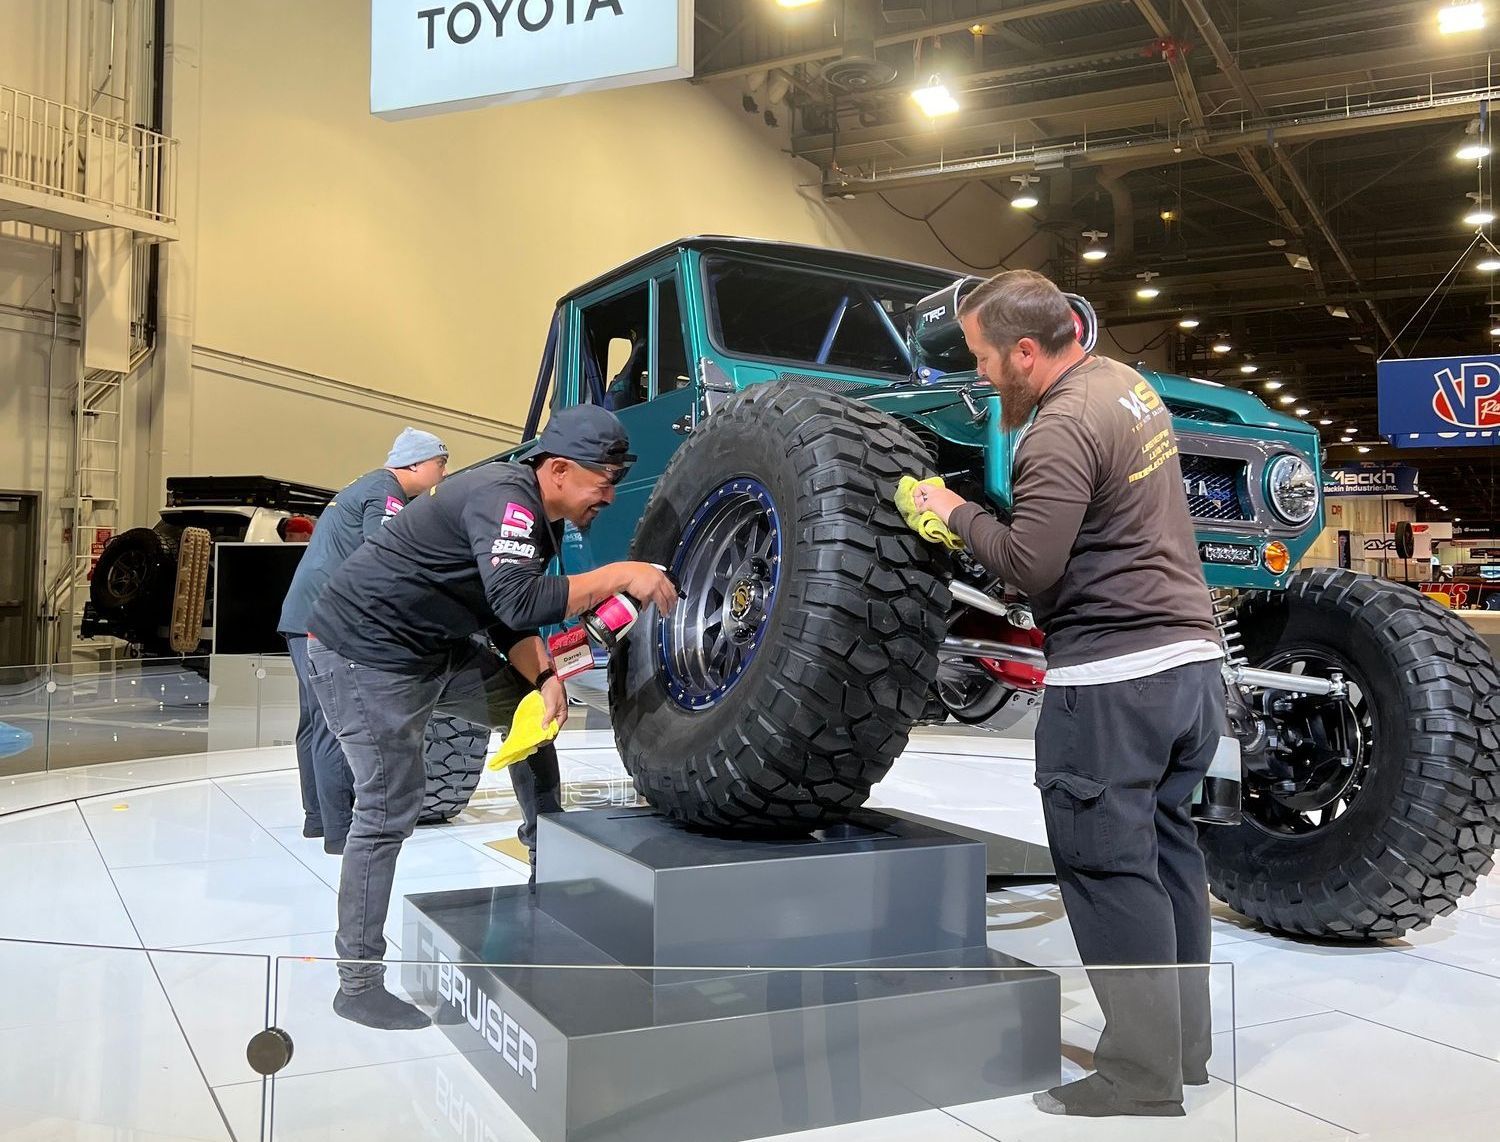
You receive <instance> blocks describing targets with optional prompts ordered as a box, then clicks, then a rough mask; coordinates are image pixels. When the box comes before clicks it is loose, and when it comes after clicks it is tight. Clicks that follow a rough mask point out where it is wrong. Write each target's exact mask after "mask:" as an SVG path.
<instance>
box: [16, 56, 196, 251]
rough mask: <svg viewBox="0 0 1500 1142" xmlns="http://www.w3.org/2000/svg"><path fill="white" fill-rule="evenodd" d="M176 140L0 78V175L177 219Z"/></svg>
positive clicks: (61, 193)
mask: <svg viewBox="0 0 1500 1142" xmlns="http://www.w3.org/2000/svg"><path fill="white" fill-rule="evenodd" d="M176 157H177V140H176V139H171V138H168V137H167V136H166V135H163V134H160V133H158V132H156V131H151V130H148V129H147V128H145V127H135V126H131V125H129V124H127V123H123V122H121V121H120V120H118V119H111V118H109V117H107V116H104V115H96V114H94V113H92V112H89V111H83V110H81V109H79V108H77V107H70V106H68V105H67V104H64V103H57V102H54V101H53V100H50V99H43V98H42V97H41V96H39V95H31V94H29V93H27V92H24V91H18V90H16V89H15V88H13V87H6V86H4V85H3V84H0V182H3V183H10V184H12V185H15V186H19V187H24V188H26V189H28V190H34V191H39V192H41V193H44V194H50V195H57V196H59V197H62V198H66V199H70V200H72V201H74V202H80V203H86V204H88V205H90V206H96V207H103V208H105V209H108V210H113V211H122V212H124V213H126V214H131V215H135V216H137V217H140V218H145V219H150V220H152V221H155V222H163V223H172V222H175V221H176V220H177V202H176V199H177V195H176V179H175V177H174V174H175V169H176Z"/></svg>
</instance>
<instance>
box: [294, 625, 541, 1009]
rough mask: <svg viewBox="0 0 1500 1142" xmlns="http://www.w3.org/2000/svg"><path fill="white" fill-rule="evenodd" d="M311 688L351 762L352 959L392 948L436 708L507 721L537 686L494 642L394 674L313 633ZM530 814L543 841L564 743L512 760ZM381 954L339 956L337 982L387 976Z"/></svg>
mask: <svg viewBox="0 0 1500 1142" xmlns="http://www.w3.org/2000/svg"><path fill="white" fill-rule="evenodd" d="M308 652H309V660H310V662H311V664H312V679H313V687H314V689H315V690H316V691H317V695H318V700H319V702H320V703H321V704H322V707H323V712H324V714H325V715H326V716H327V718H328V725H329V727H330V728H331V729H332V730H333V732H334V733H335V734H336V735H338V740H339V744H340V745H342V746H343V749H344V754H345V755H346V756H347V757H348V759H349V766H350V768H351V769H352V770H353V771H354V823H353V826H352V827H351V828H350V830H349V840H348V843H347V844H346V846H345V848H344V864H343V869H342V871H341V873H340V877H339V926H338V935H337V937H336V938H335V942H334V946H335V949H336V950H337V952H338V954H339V956H340V957H341V958H343V959H346V960H372V961H373V960H380V959H382V958H384V956H385V921H386V914H387V912H388V911H389V909H390V902H391V887H392V884H393V883H394V881H395V876H396V857H397V856H398V855H400V852H401V844H402V842H403V841H405V840H406V838H407V837H409V836H411V833H412V830H413V829H414V828H415V827H416V823H417V817H418V815H419V814H420V812H421V809H422V797H423V794H424V792H425V789H426V774H425V771H424V768H423V764H422V735H423V732H424V731H425V730H426V728H427V721H428V719H429V718H431V717H432V714H433V712H434V711H439V712H441V713H444V714H452V715H454V716H456V717H460V718H463V719H465V720H466V721H470V722H474V723H476V724H478V725H485V726H489V727H490V728H492V729H508V728H509V727H510V723H511V720H512V718H513V717H514V715H515V711H516V706H517V704H518V703H519V702H520V701H521V699H522V698H523V697H525V696H526V694H527V693H529V692H530V690H531V688H532V687H531V685H530V683H528V682H526V680H525V679H523V678H522V677H521V676H520V674H518V673H517V672H516V670H515V668H514V667H512V666H510V665H509V664H508V663H507V662H505V660H504V659H502V658H500V657H499V656H498V655H496V654H495V653H494V652H493V651H491V650H489V649H488V648H486V647H481V646H479V645H478V644H477V643H468V644H465V646H464V647H462V648H460V649H456V650H454V651H453V653H452V655H451V656H450V658H449V661H448V662H447V663H446V664H445V665H444V666H442V667H440V668H439V669H437V670H434V671H431V672H430V673H427V674H414V673H411V672H405V673H395V672H390V671H385V670H377V669H375V668H374V667H370V666H363V665H361V664H359V663H357V662H351V661H349V660H348V659H346V658H343V657H342V656H340V655H338V654H335V653H334V652H333V651H331V650H329V649H328V648H327V647H325V646H323V645H322V644H321V643H319V642H317V641H316V640H313V641H312V642H310V643H309V645H308ZM510 775H511V784H512V785H513V786H514V787H515V791H516V798H517V800H518V801H519V802H520V805H521V813H522V816H523V818H524V821H523V824H522V826H521V832H520V835H521V840H522V841H523V842H524V843H525V844H526V846H527V847H528V848H532V849H534V848H535V845H536V817H537V814H538V813H539V812H540V813H555V812H559V811H561V809H562V802H561V799H560V791H559V784H560V783H559V779H558V770H557V751H556V750H555V749H554V748H553V747H552V746H550V745H548V746H544V747H543V748H542V749H540V750H538V751H537V752H536V753H535V754H533V755H532V757H531V758H530V759H529V760H528V761H525V762H521V763H518V764H516V765H512V766H511V767H510ZM384 974H385V968H384V967H383V966H381V965H380V964H378V963H341V964H340V965H339V980H340V984H341V986H342V987H343V989H344V990H345V991H346V992H350V993H354V992H359V991H364V990H366V989H367V988H371V987H376V986H379V985H380V984H381V981H382V977H383V976H384Z"/></svg>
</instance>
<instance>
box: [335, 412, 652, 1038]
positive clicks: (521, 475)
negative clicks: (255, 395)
mask: <svg viewBox="0 0 1500 1142" xmlns="http://www.w3.org/2000/svg"><path fill="white" fill-rule="evenodd" d="M634 460H635V457H634V456H632V455H631V454H630V442H629V440H628V438H627V437H626V434H625V428H624V426H623V425H622V424H621V423H620V421H619V420H618V419H617V418H616V417H615V415H614V414H613V413H611V412H608V411H606V410H605V409H602V408H598V407H596V406H594V405H583V406H580V407H578V408H572V409H567V410H565V411H563V412H559V413H557V414H556V415H555V416H554V417H553V418H552V420H551V422H550V423H548V425H547V428H546V430H545V431H543V432H542V434H541V436H540V438H539V439H538V440H537V442H536V444H535V445H534V446H533V447H532V448H531V449H530V450H529V451H527V452H526V453H525V454H524V456H523V457H522V458H521V459H520V460H519V461H517V462H513V463H491V464H482V465H480V466H479V467H477V468H471V469H469V470H467V471H465V472H460V473H458V474H456V475H454V476H452V477H450V478H449V479H447V480H446V481H444V482H443V484H442V485H441V486H440V487H436V488H433V489H432V491H431V492H430V493H429V494H428V495H425V496H421V497H419V498H418V499H416V500H415V501H413V503H412V504H411V505H410V506H409V507H407V508H406V509H405V510H404V511H403V512H402V513H401V514H400V515H398V516H397V517H396V518H395V519H393V520H392V521H391V522H390V523H389V524H388V525H387V526H386V527H383V528H381V529H380V532H379V534H377V535H376V536H375V537H374V538H372V539H371V540H370V541H369V542H367V543H365V544H364V545H363V546H362V547H361V548H360V549H359V550H358V551H356V552H355V553H354V554H353V555H352V556H350V558H349V559H348V560H347V561H346V562H345V563H344V565H343V566H342V567H341V568H339V570H338V571H337V572H335V573H334V575H333V578H332V579H331V580H330V581H329V584H328V587H327V589H326V590H325V591H324V592H323V595H322V597H321V598H320V599H319V600H318V603H317V605H316V606H315V607H314V608H313V614H312V620H311V623H310V630H311V639H310V641H309V643H308V654H309V660H310V662H311V666H312V677H313V686H314V689H315V690H316V691H317V694H318V699H319V701H320V703H321V704H322V707H323V712H324V713H325V714H326V715H327V717H328V724H329V726H330V727H331V728H332V730H333V732H334V733H335V734H336V735H337V736H338V740H339V743H340V745H342V746H343V749H344V754H345V756H346V757H347V758H348V759H349V765H350V768H351V769H352V770H353V771H354V824H353V827H352V828H351V829H350V830H349V841H348V845H347V847H346V848H345V850H344V864H343V869H342V872H341V875H340V879H339V924H338V935H337V938H336V944H335V946H336V948H337V951H338V954H339V956H340V958H341V959H342V960H345V961H351V960H361V961H366V962H363V963H350V962H344V963H340V964H339V992H338V994H337V995H336V996H335V997H334V1001H333V1009H334V1011H336V1012H337V1013H338V1014H339V1015H341V1016H343V1017H344V1018H345V1019H350V1020H353V1021H354V1022H356V1023H361V1024H364V1025H365V1026H367V1027H378V1028H383V1029H391V1030H396V1029H413V1028H418V1027H425V1026H427V1025H428V1023H429V1022H430V1020H429V1019H428V1017H427V1016H426V1014H424V1013H423V1012H422V1011H420V1010H419V1009H417V1008H416V1007H414V1006H412V1005H411V1004H409V1003H406V1002H404V1001H403V1000H401V999H398V998H397V997H396V996H394V995H392V994H391V993H390V992H388V991H387V990H386V989H385V983H384V977H385V968H384V966H383V965H381V964H379V963H375V962H368V961H378V960H380V959H382V958H383V957H384V955H385V936H384V928H385V920H386V913H387V911H388V909H389V907H390V897H391V886H392V883H393V880H394V878H395V873H396V858H397V856H398V855H399V854H400V852H401V844H402V842H403V841H404V840H405V839H406V838H407V837H409V836H410V835H411V832H412V829H413V827H414V826H415V824H416V820H417V815H418V813H419V812H420V810H421V807H422V793H423V784H424V781H423V772H422V731H423V728H424V727H425V726H426V724H427V720H428V718H430V717H431V716H432V713H433V711H434V710H441V711H442V712H444V713H451V714H454V715H456V716H458V717H461V718H465V719H467V720H469V721H471V722H477V723H479V724H481V725H489V726H491V727H493V728H496V729H502V728H507V727H509V725H510V723H511V720H512V718H513V716H514V714H515V710H516V706H517V704H518V703H519V702H520V700H521V699H522V698H523V697H525V696H526V694H528V693H529V692H530V691H531V690H533V689H537V690H540V691H541V694H542V698H543V700H544V702H545V704H546V714H545V720H546V721H549V722H550V721H552V720H554V719H555V720H556V721H558V722H559V723H562V722H564V721H566V720H567V716H568V698H567V694H566V692H565V691H564V689H563V684H562V680H561V679H559V678H558V677H557V674H556V672H555V671H554V670H553V669H552V666H551V662H550V659H549V658H548V655H547V648H546V645H545V644H544V643H543V641H542V639H541V637H540V635H539V629H540V628H541V627H544V626H550V625H553V624H555V623H560V622H562V621H563V619H565V618H567V617H569V616H572V615H577V614H580V613H581V612H583V611H585V610H588V609H589V608H590V607H593V606H596V605H597V604H599V603H600V602H602V601H604V600H605V599H607V598H609V597H610V596H611V595H614V594H617V593H619V592H621V591H624V592H626V593H628V594H630V595H631V596H632V597H633V598H635V599H637V600H638V601H639V602H640V603H641V604H642V605H643V606H645V605H651V604H654V605H655V606H656V607H657V608H658V609H660V610H661V611H662V612H663V613H665V612H668V611H670V610H671V609H672V606H673V605H674V604H675V603H676V601H677V594H676V592H675V591H674V590H673V588H672V585H671V583H670V582H669V581H668V579H667V577H666V575H665V574H664V573H663V572H662V571H661V570H660V569H659V568H656V567H653V566H652V565H651V564H649V563H611V564H608V565H606V566H604V567H601V568H599V569H598V570H596V571H590V572H586V573H585V574H582V575H566V574H555V575H551V574H548V573H547V566H548V564H549V563H550V562H551V560H552V559H553V557H554V556H555V555H556V554H557V552H558V550H559V544H560V542H561V538H562V524H563V521H564V520H566V521H570V522H571V523H573V524H574V525H575V526H577V527H587V526H588V525H589V524H591V523H592V522H593V521H594V519H595V517H597V516H598V514H599V513H600V512H601V511H603V510H604V509H605V508H606V507H608V506H609V505H610V503H612V502H613V500H614V498H615V492H614V489H615V485H616V484H618V483H619V482H620V480H621V479H622V478H623V477H624V475H625V473H626V472H627V471H628V470H629V467H630V465H631V463H633V462H634ZM497 651H498V653H496V652H497ZM502 656H503V657H502ZM511 770H512V777H511V780H512V783H513V784H514V785H515V787H516V793H517V797H518V800H519V801H520V804H521V811H522V815H523V817H524V819H525V820H524V823H523V825H522V827H521V831H520V836H521V840H522V841H523V842H524V843H525V844H526V845H527V847H528V848H532V849H534V848H535V844H536V816H537V813H538V812H539V811H540V812H553V811H557V810H558V809H560V808H561V805H560V803H559V800H558V772H557V753H556V751H555V750H554V749H553V748H552V747H551V746H546V747H543V748H542V749H540V750H538V751H537V753H536V754H535V755H533V757H532V759H531V760H530V762H528V763H524V764H519V765H515V766H512V767H511Z"/></svg>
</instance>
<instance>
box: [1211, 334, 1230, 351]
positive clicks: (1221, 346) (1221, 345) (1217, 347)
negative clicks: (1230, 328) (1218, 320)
mask: <svg viewBox="0 0 1500 1142" xmlns="http://www.w3.org/2000/svg"><path fill="white" fill-rule="evenodd" d="M1233 348H1234V346H1233V345H1231V344H1230V343H1229V339H1228V338H1226V337H1220V338H1219V339H1218V340H1217V341H1215V342H1214V343H1213V351H1214V352H1215V353H1228V352H1229V351H1230V350H1231V349H1233Z"/></svg>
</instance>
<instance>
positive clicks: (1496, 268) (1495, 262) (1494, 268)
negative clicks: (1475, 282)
mask: <svg viewBox="0 0 1500 1142" xmlns="http://www.w3.org/2000/svg"><path fill="white" fill-rule="evenodd" d="M1474 268H1475V269H1476V270H1478V271H1479V272H1480V273H1485V274H1493V273H1496V272H1500V259H1497V258H1486V259H1485V260H1484V261H1482V262H1479V263H1477V264H1476V265H1475V266H1474Z"/></svg>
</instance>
